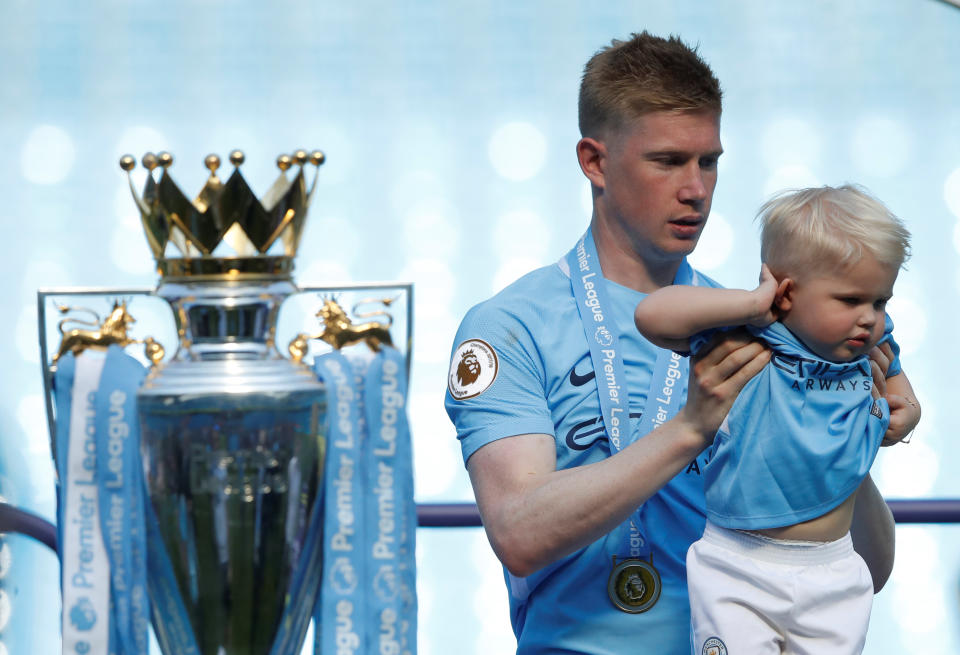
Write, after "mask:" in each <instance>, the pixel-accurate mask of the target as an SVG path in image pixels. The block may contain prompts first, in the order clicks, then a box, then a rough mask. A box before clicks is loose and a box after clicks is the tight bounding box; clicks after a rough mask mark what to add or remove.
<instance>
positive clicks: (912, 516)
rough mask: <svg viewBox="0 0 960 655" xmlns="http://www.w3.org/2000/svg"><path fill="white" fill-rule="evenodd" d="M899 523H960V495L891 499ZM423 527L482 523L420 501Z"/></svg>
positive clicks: (469, 506) (472, 513)
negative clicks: (954, 496)
mask: <svg viewBox="0 0 960 655" xmlns="http://www.w3.org/2000/svg"><path fill="white" fill-rule="evenodd" d="M887 505H889V506H890V509H891V511H893V518H894V520H895V521H896V522H897V523H960V498H917V499H912V500H888V501H887ZM417 522H418V524H419V525H420V527H421V528H472V527H480V526H481V525H483V524H482V523H481V522H480V512H478V511H477V506H476V505H475V504H474V503H420V504H418V505H417Z"/></svg>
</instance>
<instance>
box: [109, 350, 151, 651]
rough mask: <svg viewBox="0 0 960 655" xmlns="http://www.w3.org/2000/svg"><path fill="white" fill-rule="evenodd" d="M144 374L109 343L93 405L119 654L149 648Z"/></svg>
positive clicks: (133, 360)
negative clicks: (141, 416)
mask: <svg viewBox="0 0 960 655" xmlns="http://www.w3.org/2000/svg"><path fill="white" fill-rule="evenodd" d="M145 375H146V370H145V369H144V368H143V366H142V365H141V364H140V363H139V362H138V361H137V360H135V359H134V358H133V357H130V356H129V355H127V354H125V353H124V352H123V351H122V350H121V349H120V348H119V347H117V346H111V347H110V348H109V349H108V351H107V357H106V361H105V362H104V365H103V371H102V373H101V374H100V384H99V386H98V389H97V397H96V403H95V408H96V419H95V426H96V443H97V477H98V484H99V493H98V500H99V503H100V528H101V533H102V534H103V542H104V546H105V547H106V549H107V555H108V556H109V558H110V588H111V606H112V612H113V619H114V621H113V625H114V628H115V630H116V633H115V634H116V636H117V639H118V641H119V648H118V649H117V651H116V652H117V654H118V655H145V654H146V652H147V648H148V643H147V625H148V622H149V616H150V610H149V601H148V598H147V573H146V571H147V565H146V534H145V525H144V519H143V503H144V497H145V494H144V491H143V471H142V467H141V465H140V430H139V422H138V420H137V389H138V388H139V386H140V382H141V381H142V380H143V378H144V376H145Z"/></svg>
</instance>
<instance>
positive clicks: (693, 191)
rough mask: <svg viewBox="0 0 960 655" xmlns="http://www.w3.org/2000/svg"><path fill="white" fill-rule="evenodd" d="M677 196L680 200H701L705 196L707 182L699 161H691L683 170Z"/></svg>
mask: <svg viewBox="0 0 960 655" xmlns="http://www.w3.org/2000/svg"><path fill="white" fill-rule="evenodd" d="M679 198H680V201H681V202H702V201H703V200H705V199H706V198H707V183H706V180H705V179H704V171H703V169H702V168H700V164H699V162H696V161H694V162H691V163H690V165H689V166H687V167H686V169H685V170H684V179H683V185H682V186H681V187H680V193H679Z"/></svg>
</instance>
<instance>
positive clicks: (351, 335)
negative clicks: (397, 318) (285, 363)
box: [287, 298, 393, 362]
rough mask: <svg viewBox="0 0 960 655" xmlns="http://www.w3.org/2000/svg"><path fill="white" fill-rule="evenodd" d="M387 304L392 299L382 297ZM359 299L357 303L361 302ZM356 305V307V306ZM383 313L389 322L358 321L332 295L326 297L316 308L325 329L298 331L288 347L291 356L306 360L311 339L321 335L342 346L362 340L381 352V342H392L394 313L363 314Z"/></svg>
mask: <svg viewBox="0 0 960 655" xmlns="http://www.w3.org/2000/svg"><path fill="white" fill-rule="evenodd" d="M380 302H382V303H383V304H384V305H389V304H390V303H391V302H393V301H392V300H381V301H380ZM359 304H360V303H358V305H359ZM354 309H356V307H354ZM376 315H382V316H386V317H387V323H386V324H384V323H380V322H378V321H369V322H367V323H357V324H355V323H354V322H353V321H352V320H351V319H350V317H349V316H348V315H347V313H346V312H345V311H344V310H343V308H342V307H340V305H339V304H338V303H337V301H336V300H333V299H329V298H327V299H324V301H323V305H322V306H321V307H320V311H318V312H317V318H319V319H320V320H321V321H323V331H322V332H321V333H320V334H317V335H314V336H310V335H307V334H304V333H302V332H301V333H300V334H298V335H297V336H296V337H294V339H293V341H291V342H290V345H289V346H288V347H287V349H288V350H289V351H290V358H291V359H293V361H295V362H299V361H302V360H303V357H304V356H305V355H306V354H307V350H308V344H307V342H308V341H309V340H310V339H320V340H321V341H325V342H327V343H329V344H330V345H331V346H333V347H334V348H336V349H337V350H340V349H341V348H343V347H344V346H349V345H351V344H355V343H360V342H361V341H363V342H364V343H366V344H367V345H368V346H370V349H371V350H373V351H374V352H379V350H380V346H382V345H384V344H386V345H388V346H392V345H393V340H392V339H391V338H390V325H392V324H393V317H392V316H390V315H389V314H387V313H386V312H373V313H371V314H364V315H363V316H376Z"/></svg>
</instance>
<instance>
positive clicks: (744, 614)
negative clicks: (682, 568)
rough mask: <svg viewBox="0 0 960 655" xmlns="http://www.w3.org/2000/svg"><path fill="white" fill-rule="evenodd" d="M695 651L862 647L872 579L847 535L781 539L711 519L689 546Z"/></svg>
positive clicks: (829, 654) (765, 653) (746, 654)
mask: <svg viewBox="0 0 960 655" xmlns="http://www.w3.org/2000/svg"><path fill="white" fill-rule="evenodd" d="M687 585H688V587H689V590H690V617H691V633H690V635H691V636H690V638H691V641H692V647H693V654H694V655H772V654H776V655H779V654H780V653H787V654H789V655H852V654H856V653H860V652H862V651H863V643H864V641H865V640H866V635H867V625H868V623H869V622H870V606H871V604H872V603H873V580H872V579H871V577H870V571H869V570H868V569H867V565H866V564H865V563H864V561H863V559H862V558H861V557H860V556H859V555H858V554H857V553H856V551H854V550H853V542H852V541H851V540H850V535H849V534H848V535H846V536H845V537H843V538H842V539H839V540H837V541H831V542H826V543H818V542H807V541H783V540H779V539H770V538H768V537H763V536H760V535H756V534H753V533H749V532H741V531H739V530H727V529H725V528H721V527H718V526H716V525H713V524H712V523H710V522H709V521H708V522H707V527H706V529H705V531H704V533H703V537H702V538H701V539H700V540H699V541H696V542H694V544H693V545H692V546H690V550H689V551H687Z"/></svg>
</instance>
